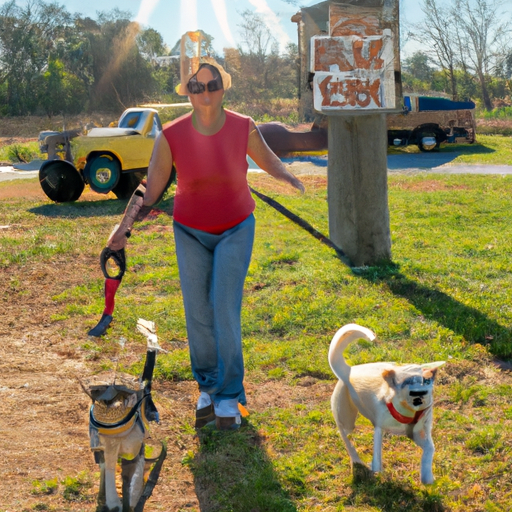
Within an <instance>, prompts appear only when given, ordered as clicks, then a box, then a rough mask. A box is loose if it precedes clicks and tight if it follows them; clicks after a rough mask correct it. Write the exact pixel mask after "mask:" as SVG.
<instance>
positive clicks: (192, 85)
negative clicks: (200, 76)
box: [187, 76, 223, 94]
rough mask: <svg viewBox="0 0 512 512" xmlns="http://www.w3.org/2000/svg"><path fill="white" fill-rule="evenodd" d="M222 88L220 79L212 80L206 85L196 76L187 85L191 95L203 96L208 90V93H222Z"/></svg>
mask: <svg viewBox="0 0 512 512" xmlns="http://www.w3.org/2000/svg"><path fill="white" fill-rule="evenodd" d="M222 88H223V87H222V82H220V83H219V79H216V80H210V81H209V82H208V83H207V84H205V83H204V82H198V81H197V77H196V76H193V77H192V78H191V79H190V80H189V81H188V84H187V89H188V92H189V93H190V94H201V93H203V92H204V91H206V89H208V92H215V91H220V90H221V89H222Z"/></svg>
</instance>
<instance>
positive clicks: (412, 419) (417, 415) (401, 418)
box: [386, 402, 428, 425]
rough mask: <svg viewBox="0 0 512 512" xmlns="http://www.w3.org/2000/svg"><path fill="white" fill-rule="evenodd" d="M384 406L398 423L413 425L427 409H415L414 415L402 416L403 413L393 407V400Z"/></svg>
mask: <svg viewBox="0 0 512 512" xmlns="http://www.w3.org/2000/svg"><path fill="white" fill-rule="evenodd" d="M386 406H387V408H388V411H389V413H390V414H391V416H393V418H395V420H396V421H398V422H399V423H403V424H404V425H411V424H412V425H415V424H416V423H418V421H419V420H420V418H421V417H422V416H423V414H425V412H426V410H427V409H428V407H427V409H423V410H421V411H416V412H415V413H414V416H412V417H411V416H404V415H403V414H400V413H399V412H398V411H397V410H396V409H395V406H394V405H393V402H389V403H386Z"/></svg>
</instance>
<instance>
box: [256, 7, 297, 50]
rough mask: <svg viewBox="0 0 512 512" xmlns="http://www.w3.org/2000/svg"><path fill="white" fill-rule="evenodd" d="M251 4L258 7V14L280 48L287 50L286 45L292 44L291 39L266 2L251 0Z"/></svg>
mask: <svg viewBox="0 0 512 512" xmlns="http://www.w3.org/2000/svg"><path fill="white" fill-rule="evenodd" d="M249 2H250V3H251V4H252V5H254V7H256V12H257V13H258V14H260V15H261V17H262V19H263V21H264V23H265V25H266V26H267V27H268V29H269V30H270V31H271V32H272V34H273V35H274V37H275V38H276V39H277V41H278V43H279V46H280V47H281V48H286V45H287V44H288V43H290V42H291V39H290V37H289V36H288V34H287V33H286V32H285V30H284V28H283V27H282V26H281V23H280V20H279V18H278V17H277V15H276V14H275V12H274V11H273V10H272V9H271V8H270V7H269V6H268V4H267V2H266V0H249Z"/></svg>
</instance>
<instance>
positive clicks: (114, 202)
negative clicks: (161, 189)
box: [28, 197, 174, 219]
mask: <svg viewBox="0 0 512 512" xmlns="http://www.w3.org/2000/svg"><path fill="white" fill-rule="evenodd" d="M127 204H128V200H127V199H126V200H125V199H123V200H121V199H101V200H99V201H77V202H74V203H50V204H44V205H41V206H36V207H35V208H30V209H29V210H28V211H29V212H31V213H34V214H35V215H41V216H43V217H51V218H69V219H82V218H91V217H119V216H121V215H122V214H123V212H124V210H125V208H126V205H127ZM173 206H174V197H169V198H167V199H165V200H164V201H161V202H160V203H159V204H158V205H157V206H156V207H155V209H157V210H159V211H162V212H164V213H166V214H167V215H169V216H171V215H172V211H173Z"/></svg>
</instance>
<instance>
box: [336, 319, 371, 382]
mask: <svg viewBox="0 0 512 512" xmlns="http://www.w3.org/2000/svg"><path fill="white" fill-rule="evenodd" d="M361 338H363V339H365V340H368V341H373V340H374V339H375V338H376V336H375V333H374V332H372V331H370V329H367V328H366V327H361V326H360V325H357V324H347V325H344V326H343V327H342V328H341V329H339V330H338V332H337V333H336V334H335V335H334V337H333V338H332V341H331V344H330V346H329V364H330V365H331V369H332V371H333V372H334V374H335V375H336V377H338V379H342V378H343V377H348V373H349V371H350V366H349V365H348V364H347V362H346V361H345V358H344V357H343V352H344V351H345V349H346V348H347V347H348V346H349V344H350V343H352V342H353V341H356V340H358V339H361Z"/></svg>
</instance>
